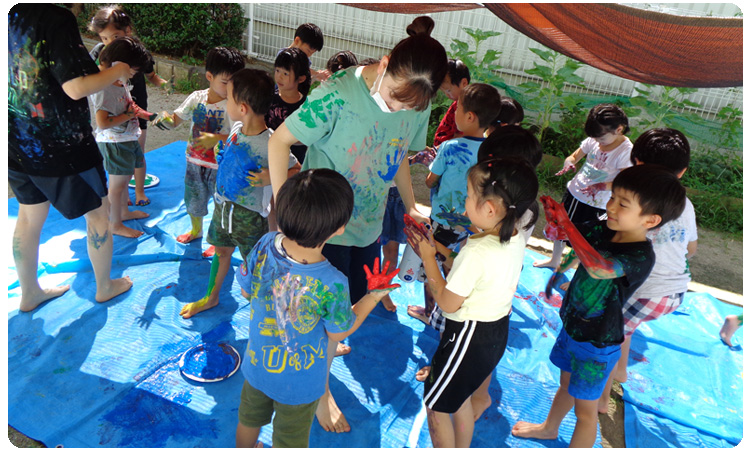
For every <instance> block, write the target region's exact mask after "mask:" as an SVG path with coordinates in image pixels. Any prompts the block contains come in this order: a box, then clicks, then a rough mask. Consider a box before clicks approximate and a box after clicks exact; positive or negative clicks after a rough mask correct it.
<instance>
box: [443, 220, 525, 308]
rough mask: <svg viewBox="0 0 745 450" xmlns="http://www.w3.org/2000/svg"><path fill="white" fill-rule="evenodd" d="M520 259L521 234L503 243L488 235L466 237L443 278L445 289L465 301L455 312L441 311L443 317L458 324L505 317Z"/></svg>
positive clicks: (523, 241)
mask: <svg viewBox="0 0 745 450" xmlns="http://www.w3.org/2000/svg"><path fill="white" fill-rule="evenodd" d="M524 256H525V239H524V238H523V235H522V233H517V234H516V235H515V236H512V239H510V240H509V242H507V243H505V244H502V243H500V242H499V237H497V236H491V235H487V236H484V237H480V238H476V239H474V238H472V237H470V238H468V240H467V241H466V244H465V245H464V246H463V248H462V249H461V250H460V253H458V256H456V257H455V261H453V268H452V269H451V270H450V274H448V277H447V289H448V290H449V291H450V292H452V293H454V294H457V295H460V296H461V297H466V300H465V301H464V302H463V304H462V305H461V307H460V309H458V310H457V311H456V312H454V313H447V312H444V311H443V316H445V317H447V318H448V319H450V320H455V321H458V322H463V321H466V320H477V321H479V322H494V321H496V320H499V319H501V318H502V317H504V316H506V315H507V314H509V312H510V308H512V298H513V297H514V295H515V291H516V290H517V282H518V279H519V278H520V272H521V270H522V266H523V257H524Z"/></svg>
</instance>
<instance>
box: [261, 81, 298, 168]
mask: <svg viewBox="0 0 745 450" xmlns="http://www.w3.org/2000/svg"><path fill="white" fill-rule="evenodd" d="M304 101H305V97H302V98H301V99H300V100H299V101H297V102H295V103H287V102H286V101H284V100H283V99H282V97H280V96H279V90H278V89H277V86H274V95H273V96H272V103H271V104H270V105H269V112H267V113H266V114H265V115H264V121H265V122H266V126H268V127H269V128H271V129H272V130H276V129H277V128H279V126H280V125H282V124H283V123H284V122H285V119H287V118H288V117H290V114H292V113H294V112H295V111H296V110H297V109H298V108H300V105H302V104H303V102H304ZM290 151H291V152H292V155H294V156H295V157H296V158H297V159H298V161H300V163H301V164H302V163H303V161H304V160H305V153H307V151H308V147H306V146H305V145H303V144H294V145H292V146H290Z"/></svg>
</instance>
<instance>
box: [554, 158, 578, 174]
mask: <svg viewBox="0 0 745 450" xmlns="http://www.w3.org/2000/svg"><path fill="white" fill-rule="evenodd" d="M570 170H571V171H575V170H577V167H576V166H575V165H574V163H572V162H571V161H569V158H567V159H565V160H564V167H562V169H561V170H560V171H558V172H556V174H555V175H556V176H557V177H560V176H562V175H564V174H565V173H567V172H569V171H570Z"/></svg>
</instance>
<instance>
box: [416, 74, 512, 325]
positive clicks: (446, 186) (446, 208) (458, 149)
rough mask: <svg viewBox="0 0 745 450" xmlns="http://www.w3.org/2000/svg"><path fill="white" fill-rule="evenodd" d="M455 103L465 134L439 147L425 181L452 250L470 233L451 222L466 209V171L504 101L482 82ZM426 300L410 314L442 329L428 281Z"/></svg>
mask: <svg viewBox="0 0 745 450" xmlns="http://www.w3.org/2000/svg"><path fill="white" fill-rule="evenodd" d="M456 103H457V109H456V111H455V124H456V127H457V129H458V131H459V132H460V133H462V134H463V137H460V138H456V139H451V140H448V141H446V142H444V143H443V144H442V145H441V146H440V149H439V151H438V152H437V156H435V159H434V161H433V162H432V164H431V165H430V173H429V175H427V178H426V180H425V183H426V184H427V187H428V188H430V189H431V190H432V195H431V199H432V213H431V220H432V227H433V228H432V230H433V233H434V239H435V240H436V241H438V242H440V243H441V244H443V245H444V246H445V247H447V248H448V249H451V250H452V249H454V248H455V247H456V246H457V245H458V244H459V243H460V242H461V241H463V240H464V239H465V238H466V237H467V236H468V232H467V231H466V230H464V229H463V228H462V227H458V226H457V225H455V224H452V223H450V222H449V221H448V218H449V217H451V216H452V215H453V214H458V215H462V214H463V213H464V212H465V205H466V194H467V190H466V187H467V183H466V172H468V169H469V168H470V167H471V166H473V165H474V164H475V163H476V160H477V155H478V151H479V146H480V145H481V143H482V142H483V141H484V130H485V129H486V127H487V126H488V124H489V123H491V121H492V120H494V118H495V117H496V116H497V114H499V107H500V104H501V102H500V97H499V91H497V89H496V88H495V87H493V86H491V85H488V84H483V83H475V84H470V85H468V86H466V87H464V88H463V90H462V91H461V94H460V97H458V99H457V101H456ZM424 299H425V302H424V304H425V306H424V308H422V307H421V306H414V305H412V306H409V308H408V311H407V312H408V314H409V315H410V316H412V317H414V318H416V319H419V320H421V321H422V322H424V323H430V324H432V326H434V327H435V328H436V329H437V330H438V331H442V329H441V323H440V322H439V321H437V320H434V321H433V320H431V315H432V314H433V313H434V300H433V299H432V296H431V294H430V292H429V288H428V286H427V284H426V283H425V284H424ZM438 317H440V315H439V313H436V314H435V318H438Z"/></svg>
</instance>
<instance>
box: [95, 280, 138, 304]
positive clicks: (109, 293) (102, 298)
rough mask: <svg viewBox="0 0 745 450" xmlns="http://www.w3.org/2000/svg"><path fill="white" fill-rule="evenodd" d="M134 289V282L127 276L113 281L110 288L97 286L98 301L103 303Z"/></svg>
mask: <svg viewBox="0 0 745 450" xmlns="http://www.w3.org/2000/svg"><path fill="white" fill-rule="evenodd" d="M131 287H132V280H131V279H130V278H129V277H128V276H126V277H122V278H117V279H115V280H111V283H109V285H108V286H96V301H97V302H98V303H103V302H106V301H109V300H111V299H112V298H114V297H116V296H117V295H119V294H123V293H125V292H127V291H128V290H129V289H130V288H131Z"/></svg>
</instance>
